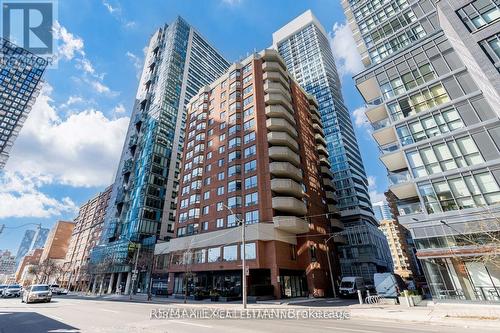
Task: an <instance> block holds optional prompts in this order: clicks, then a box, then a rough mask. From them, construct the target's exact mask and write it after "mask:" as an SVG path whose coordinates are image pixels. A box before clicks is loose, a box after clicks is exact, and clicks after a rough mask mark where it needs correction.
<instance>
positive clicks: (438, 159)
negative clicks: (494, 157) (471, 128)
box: [406, 136, 484, 177]
mask: <svg viewBox="0 0 500 333" xmlns="http://www.w3.org/2000/svg"><path fill="white" fill-rule="evenodd" d="M406 156H407V158H408V162H409V164H410V168H411V170H412V173H413V176H414V177H423V176H428V175H432V174H435V173H439V172H444V171H448V170H453V169H457V168H463V167H466V166H472V165H477V164H479V163H483V162H484V159H483V157H482V156H481V153H480V152H479V150H478V148H477V146H476V144H475V142H474V140H473V139H472V138H471V137H470V136H467V137H463V138H459V139H456V140H454V141H448V142H445V143H437V144H434V145H432V146H429V147H423V148H419V149H418V150H416V151H410V152H408V153H407V154H406Z"/></svg>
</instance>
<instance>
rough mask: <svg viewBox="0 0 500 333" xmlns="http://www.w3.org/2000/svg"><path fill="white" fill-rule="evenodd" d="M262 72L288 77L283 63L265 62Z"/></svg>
mask: <svg viewBox="0 0 500 333" xmlns="http://www.w3.org/2000/svg"><path fill="white" fill-rule="evenodd" d="M262 71H264V72H278V73H280V74H281V75H282V76H285V77H286V76H287V75H286V68H285V66H284V65H282V64H281V63H278V62H275V61H265V62H264V63H263V64H262Z"/></svg>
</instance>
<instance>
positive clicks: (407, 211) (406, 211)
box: [398, 202, 424, 216]
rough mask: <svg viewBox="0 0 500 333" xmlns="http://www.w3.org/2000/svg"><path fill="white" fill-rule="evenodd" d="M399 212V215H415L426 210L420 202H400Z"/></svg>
mask: <svg viewBox="0 0 500 333" xmlns="http://www.w3.org/2000/svg"><path fill="white" fill-rule="evenodd" d="M398 212H399V215H401V216H405V215H413V214H422V213H424V210H423V208H422V205H421V204H420V202H412V203H401V204H398Z"/></svg>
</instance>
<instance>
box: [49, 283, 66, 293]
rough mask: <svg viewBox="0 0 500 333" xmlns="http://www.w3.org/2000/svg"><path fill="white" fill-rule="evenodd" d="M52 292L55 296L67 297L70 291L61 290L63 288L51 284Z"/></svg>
mask: <svg viewBox="0 0 500 333" xmlns="http://www.w3.org/2000/svg"><path fill="white" fill-rule="evenodd" d="M50 290H51V291H52V293H53V294H55V295H67V294H68V289H65V288H61V287H59V285H58V284H51V285H50Z"/></svg>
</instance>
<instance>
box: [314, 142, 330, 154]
mask: <svg viewBox="0 0 500 333" xmlns="http://www.w3.org/2000/svg"><path fill="white" fill-rule="evenodd" d="M316 151H317V152H318V154H320V155H323V156H328V150H326V147H325V146H323V144H317V145H316Z"/></svg>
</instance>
